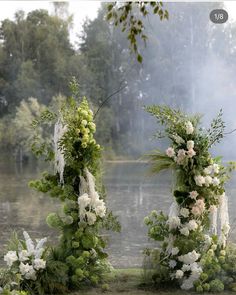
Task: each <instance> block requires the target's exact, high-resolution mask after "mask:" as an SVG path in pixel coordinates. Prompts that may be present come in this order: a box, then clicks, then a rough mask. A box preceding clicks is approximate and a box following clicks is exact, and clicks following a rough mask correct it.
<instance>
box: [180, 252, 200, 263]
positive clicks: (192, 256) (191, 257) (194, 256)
mask: <svg viewBox="0 0 236 295" xmlns="http://www.w3.org/2000/svg"><path fill="white" fill-rule="evenodd" d="M199 257H200V254H199V253H197V252H196V251H195V250H193V251H192V252H189V253H187V254H185V255H181V256H179V257H178V260H179V261H181V262H183V263H184V264H192V263H194V262H195V261H197V260H198V259H199Z"/></svg>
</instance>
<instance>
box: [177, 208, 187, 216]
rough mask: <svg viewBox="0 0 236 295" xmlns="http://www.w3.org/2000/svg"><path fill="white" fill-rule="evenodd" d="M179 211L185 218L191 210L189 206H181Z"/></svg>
mask: <svg viewBox="0 0 236 295" xmlns="http://www.w3.org/2000/svg"><path fill="white" fill-rule="evenodd" d="M179 213H180V215H181V216H183V217H185V218H186V217H188V216H189V210H188V209H187V208H181V209H180V211H179Z"/></svg>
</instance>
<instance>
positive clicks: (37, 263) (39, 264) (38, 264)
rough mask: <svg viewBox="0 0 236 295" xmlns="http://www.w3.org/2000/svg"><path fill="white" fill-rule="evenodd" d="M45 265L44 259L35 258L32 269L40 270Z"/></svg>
mask: <svg viewBox="0 0 236 295" xmlns="http://www.w3.org/2000/svg"><path fill="white" fill-rule="evenodd" d="M45 267H46V261H45V260H43V259H39V258H37V259H35V260H34V269H36V270H40V269H44V268H45Z"/></svg>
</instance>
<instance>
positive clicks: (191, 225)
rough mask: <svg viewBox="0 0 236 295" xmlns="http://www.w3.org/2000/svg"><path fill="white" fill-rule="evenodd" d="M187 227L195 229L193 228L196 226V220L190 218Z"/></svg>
mask: <svg viewBox="0 0 236 295" xmlns="http://www.w3.org/2000/svg"><path fill="white" fill-rule="evenodd" d="M187 227H188V229H189V230H195V229H197V228H198V224H197V222H196V221H195V220H194V219H192V220H190V221H189V223H188V224H187Z"/></svg>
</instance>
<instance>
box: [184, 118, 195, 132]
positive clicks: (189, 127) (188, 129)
mask: <svg viewBox="0 0 236 295" xmlns="http://www.w3.org/2000/svg"><path fill="white" fill-rule="evenodd" d="M185 128H186V133H187V134H193V131H194V127H193V124H192V123H191V122H190V121H188V122H186V123H185Z"/></svg>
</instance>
